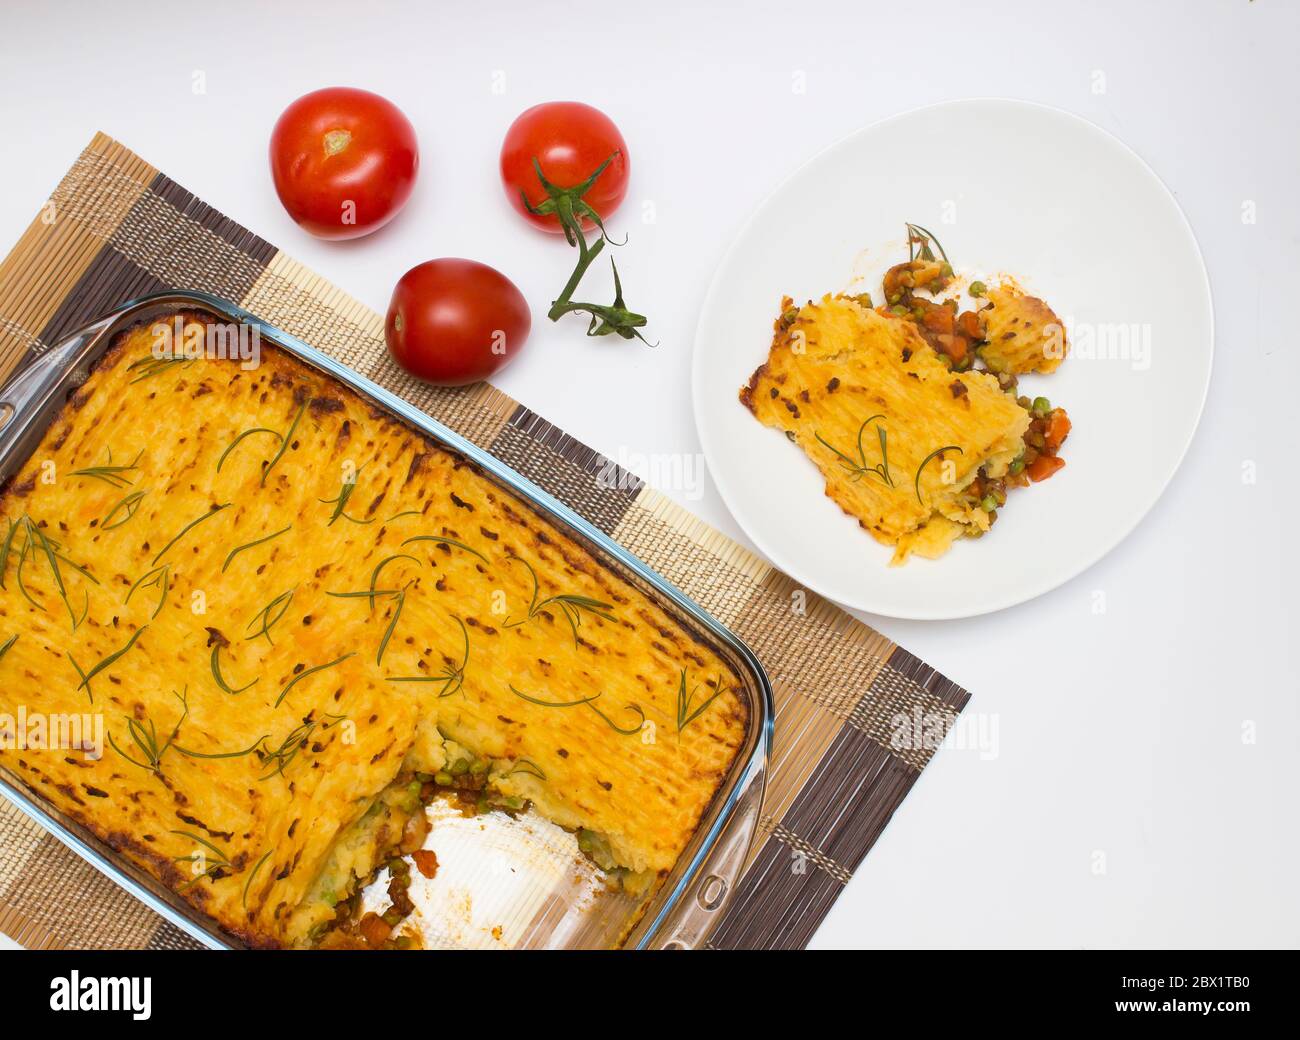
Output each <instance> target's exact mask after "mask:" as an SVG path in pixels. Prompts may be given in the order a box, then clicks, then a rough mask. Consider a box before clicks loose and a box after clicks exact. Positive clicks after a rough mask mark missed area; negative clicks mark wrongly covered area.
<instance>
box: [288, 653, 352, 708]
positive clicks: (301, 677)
mask: <svg viewBox="0 0 1300 1040" xmlns="http://www.w3.org/2000/svg"><path fill="white" fill-rule="evenodd" d="M356 656H357V655H356V653H355V652H353V653H350V654H344V655H343V656H342V657H337V658H335V659H334V660H333V661H330V662H329V663H328V664H318V665H316V666H315V667H314V668H308V669H307V670H306V671H304V672H299V673H298V674H297V675H295V676H294V677H293V678H292V679H290V680H289V682H288V684H287V685H286V686H285V688H284V689H283V690H281V691H280V696H279V697H277V698H276V699H275V707H277V708H278V707H279V706H280V704H281V702H282V701H283V700H284V699H285V698H286V697H288V696H289V691H290V690H292V689H293V688H294V687H295V686H297V685H298V684H299V683H300V682H302V681H303V680H304V679H306V678H307V677H308V676H312V675H315V674H316V673H317V672H323V671H325V669H327V668H333V667H334V666H335V665H337V664H342V663H343V662H344V661H346V660H347V659H348V658H349V657H356Z"/></svg>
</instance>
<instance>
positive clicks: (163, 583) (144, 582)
mask: <svg viewBox="0 0 1300 1040" xmlns="http://www.w3.org/2000/svg"><path fill="white" fill-rule="evenodd" d="M171 573H172V565H171V564H170V563H164V564H163V565H162V566H161V567H155V568H154V569H153V570H151V571H150V572H149V573H148V574H146V575H144V576H143V577H141V578H139V579H137V580H136V583H135V584H134V585H132V586H131V590H130V591H129V592H128V593H127V594H126V600H125V601H124V603H123V606H125V605H126V604H127V603H130V602H131V597H132V596H134V595H135V591H136V589H147V588H150V587H152V586H155V585H156V586H158V589H159V593H158V605H157V606H156V607H154V608H153V614H151V615H150V617H149V620H150V621H152V620H154V618H156V617H157V616H158V615H159V613H161V612H162V608H163V605H164V604H165V603H166V602H167V593H168V591H170V589H171Z"/></svg>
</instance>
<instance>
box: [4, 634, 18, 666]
mask: <svg viewBox="0 0 1300 1040" xmlns="http://www.w3.org/2000/svg"><path fill="white" fill-rule="evenodd" d="M20 634H21V633H15V634H14V635H12V636H10V637H9V638H8V639H6V640H5V641H4V644H3V645H0V661H3V660H4V656H5V654H7V653H8V652H9V651H10V650H12V649H13V645H14V644H15V643H16V642H18V636H19V635H20Z"/></svg>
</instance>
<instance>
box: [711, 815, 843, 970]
mask: <svg viewBox="0 0 1300 1040" xmlns="http://www.w3.org/2000/svg"><path fill="white" fill-rule="evenodd" d="M843 890H844V886H843V884H841V883H840V882H839V881H838V880H836V878H834V877H832V876H831V875H830V874H829V873H827V872H825V871H823V870H820V869H818V868H817V867H816V866H814V865H813V864H812V863H811V862H809V861H808V860H807V858H806V857H803V856H801V853H800V851H799V850H798V849H794V848H791V847H789V846H788V845H785V844H783V843H782V842H780V841H778V840H776V839H775V838H772V839H769V840H768V841H766V842H765V843H764V844H763V846H762V848H761V849H760V850H759V852H758V855H757V856H756V857H755V858H754V862H753V863H752V864H751V866H750V867H749V869H748V870H747V871H746V873H745V876H744V877H743V878H742V879H741V883H740V886H739V887H738V888H737V889H736V892H735V893H734V894H733V895H732V897H731V903H730V904H729V905H728V907H727V911H726V916H725V917H724V918H723V920H722V922H721V923H720V924H719V925H718V927H717V930H716V931H715V932H714V933H713V935H712V936H711V937H710V939H709V942H708V947H709V948H710V949H715V950H801V949H803V948H804V947H805V946H807V945H808V942H809V940H811V939H812V937H813V933H814V932H816V930H817V926H818V925H819V924H821V922H822V920H823V918H825V916H826V915H827V914H828V913H829V912H830V909H831V907H832V906H834V905H835V900H836V899H838V898H839V896H840V893H841V892H842V891H843Z"/></svg>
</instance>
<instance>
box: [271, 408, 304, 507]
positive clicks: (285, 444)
mask: <svg viewBox="0 0 1300 1040" xmlns="http://www.w3.org/2000/svg"><path fill="white" fill-rule="evenodd" d="M306 412H307V402H306V401H303V403H302V406H301V407H300V408H299V409H298V414H297V415H295V416H294V417H293V422H292V423H290V424H289V430H288V432H287V433H285V434H284V435H283V436H282V437H281V438H280V447H279V449H278V450H277V451H276V453H275V455H273V456H272V457H271V461H270V462H268V463H267V464H266V465H265V466H264V467H262V487H266V478H267V477H269V476H270V475H271V470H273V469H275V467H276V464H277V463H278V462H279V461H280V460H281V459H282V458H284V453H285V452H286V451H288V450H289V445H290V444H291V443H292V442H293V435H294V432H295V431H296V430H297V429H298V424H299V423H300V422H302V417H303V415H305V414H306Z"/></svg>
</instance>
